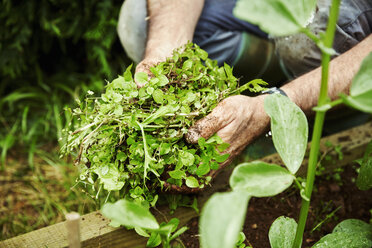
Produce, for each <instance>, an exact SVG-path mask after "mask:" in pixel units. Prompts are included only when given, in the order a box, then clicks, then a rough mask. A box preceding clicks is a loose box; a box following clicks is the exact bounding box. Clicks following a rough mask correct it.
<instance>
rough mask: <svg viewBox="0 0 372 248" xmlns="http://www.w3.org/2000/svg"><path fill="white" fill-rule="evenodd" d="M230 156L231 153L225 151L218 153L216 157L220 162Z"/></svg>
mask: <svg viewBox="0 0 372 248" xmlns="http://www.w3.org/2000/svg"><path fill="white" fill-rule="evenodd" d="M229 156H230V154H228V153H225V154H222V155H218V156H216V157H215V158H214V159H215V160H216V161H217V162H218V163H222V162H225V161H226V159H228V158H229Z"/></svg>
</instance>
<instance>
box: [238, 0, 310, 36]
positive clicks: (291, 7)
mask: <svg viewBox="0 0 372 248" xmlns="http://www.w3.org/2000/svg"><path fill="white" fill-rule="evenodd" d="M315 5H316V0H301V1H299V0H267V1H262V0H253V1H252V0H238V1H237V4H236V6H235V8H234V15H235V16H236V17H238V18H240V19H242V20H245V21H248V22H250V23H253V24H257V25H258V26H259V27H260V28H261V29H262V30H263V31H265V32H267V33H269V34H271V35H276V36H284V35H290V34H294V33H298V32H300V31H301V30H302V29H304V28H305V27H306V25H307V24H308V23H309V21H310V20H311V18H312V16H313V14H314V11H315Z"/></svg>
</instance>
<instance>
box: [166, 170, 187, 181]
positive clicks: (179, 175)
mask: <svg viewBox="0 0 372 248" xmlns="http://www.w3.org/2000/svg"><path fill="white" fill-rule="evenodd" d="M168 174H169V176H171V178H174V179H182V178H184V177H185V176H186V173H185V171H181V170H174V171H170V172H168Z"/></svg>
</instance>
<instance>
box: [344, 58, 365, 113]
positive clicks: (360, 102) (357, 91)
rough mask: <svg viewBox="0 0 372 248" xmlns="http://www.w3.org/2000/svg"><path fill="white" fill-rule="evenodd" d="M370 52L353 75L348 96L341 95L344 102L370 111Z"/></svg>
mask: <svg viewBox="0 0 372 248" xmlns="http://www.w3.org/2000/svg"><path fill="white" fill-rule="evenodd" d="M371 75H372V53H370V54H369V55H368V56H367V57H366V58H365V59H364V60H363V63H362V65H361V67H360V69H359V71H358V73H357V74H356V75H355V77H354V79H353V82H352V84H351V88H350V96H345V95H343V96H342V98H343V100H344V103H346V104H347V105H350V106H351V107H353V108H356V109H358V110H361V111H364V112H368V113H372V77H371Z"/></svg>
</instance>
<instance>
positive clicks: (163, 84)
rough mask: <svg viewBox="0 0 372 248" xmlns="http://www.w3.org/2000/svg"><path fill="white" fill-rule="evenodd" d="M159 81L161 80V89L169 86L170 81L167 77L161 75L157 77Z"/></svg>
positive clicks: (159, 83)
mask: <svg viewBox="0 0 372 248" xmlns="http://www.w3.org/2000/svg"><path fill="white" fill-rule="evenodd" d="M157 79H159V82H158V85H159V86H160V87H162V86H165V85H167V84H168V83H169V80H168V78H167V77H166V76H165V75H162V74H161V75H159V76H158V77H157Z"/></svg>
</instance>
